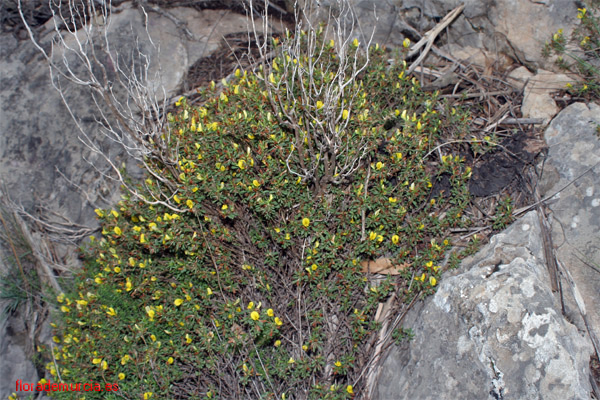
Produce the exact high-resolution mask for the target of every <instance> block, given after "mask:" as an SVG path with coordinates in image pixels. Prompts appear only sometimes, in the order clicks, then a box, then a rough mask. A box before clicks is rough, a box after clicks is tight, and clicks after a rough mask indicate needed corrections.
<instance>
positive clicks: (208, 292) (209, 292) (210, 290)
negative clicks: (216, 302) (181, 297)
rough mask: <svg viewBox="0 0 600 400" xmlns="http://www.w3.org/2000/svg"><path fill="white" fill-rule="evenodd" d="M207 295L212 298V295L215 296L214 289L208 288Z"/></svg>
mask: <svg viewBox="0 0 600 400" xmlns="http://www.w3.org/2000/svg"><path fill="white" fill-rule="evenodd" d="M206 294H207V295H208V296H210V295H211V294H213V291H212V289H211V288H206Z"/></svg>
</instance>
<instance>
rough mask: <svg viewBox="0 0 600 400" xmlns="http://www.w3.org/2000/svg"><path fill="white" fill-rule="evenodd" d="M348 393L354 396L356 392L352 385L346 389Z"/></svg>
mask: <svg viewBox="0 0 600 400" xmlns="http://www.w3.org/2000/svg"><path fill="white" fill-rule="evenodd" d="M346 392H348V394H354V390H353V389H352V385H348V386H347V387H346Z"/></svg>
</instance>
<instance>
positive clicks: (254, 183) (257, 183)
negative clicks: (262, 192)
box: [252, 179, 260, 187]
mask: <svg viewBox="0 0 600 400" xmlns="http://www.w3.org/2000/svg"><path fill="white" fill-rule="evenodd" d="M252 184H253V185H254V186H255V187H259V186H260V182H259V181H257V180H256V179H255V180H253V181H252Z"/></svg>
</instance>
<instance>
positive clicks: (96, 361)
mask: <svg viewBox="0 0 600 400" xmlns="http://www.w3.org/2000/svg"><path fill="white" fill-rule="evenodd" d="M101 362H102V359H101V358H94V359H93V360H92V364H94V365H98V364H100V363H101Z"/></svg>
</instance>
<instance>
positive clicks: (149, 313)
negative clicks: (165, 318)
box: [146, 306, 155, 319]
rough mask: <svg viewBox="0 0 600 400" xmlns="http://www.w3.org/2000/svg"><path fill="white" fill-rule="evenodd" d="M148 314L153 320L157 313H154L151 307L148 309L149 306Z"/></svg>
mask: <svg viewBox="0 0 600 400" xmlns="http://www.w3.org/2000/svg"><path fill="white" fill-rule="evenodd" d="M146 314H148V316H149V317H150V319H153V318H154V315H155V313H154V310H153V309H151V308H150V307H148V306H146Z"/></svg>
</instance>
